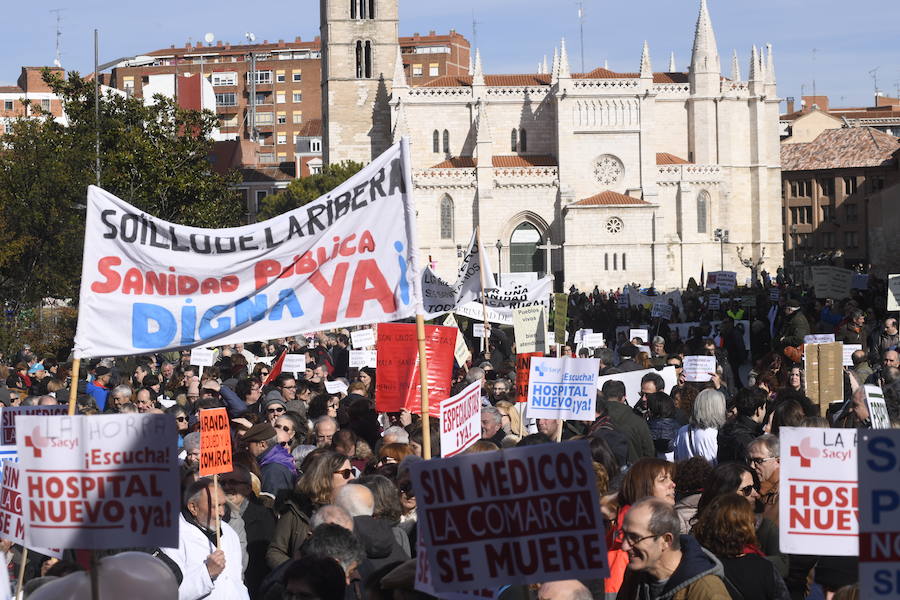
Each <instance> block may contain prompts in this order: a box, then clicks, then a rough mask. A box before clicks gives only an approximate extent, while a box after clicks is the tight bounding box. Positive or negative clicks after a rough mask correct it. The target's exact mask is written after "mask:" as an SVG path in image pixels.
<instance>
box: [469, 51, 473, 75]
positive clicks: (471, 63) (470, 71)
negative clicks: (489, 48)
mask: <svg viewBox="0 0 900 600" xmlns="http://www.w3.org/2000/svg"><path fill="white" fill-rule="evenodd" d="M474 72H475V63H474V61H473V58H472V53H471V52H469V70H468V73H469V75H471V74H472V73H474Z"/></svg>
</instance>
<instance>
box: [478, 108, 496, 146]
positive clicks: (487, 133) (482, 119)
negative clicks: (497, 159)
mask: <svg viewBox="0 0 900 600" xmlns="http://www.w3.org/2000/svg"><path fill="white" fill-rule="evenodd" d="M492 141H493V140H492V138H491V126H490V124H489V123H488V115H487V105H486V104H485V103H484V101H482V100H479V101H478V121H476V123H475V144H476V145H477V144H485V143H486V144H490V143H491V142H492Z"/></svg>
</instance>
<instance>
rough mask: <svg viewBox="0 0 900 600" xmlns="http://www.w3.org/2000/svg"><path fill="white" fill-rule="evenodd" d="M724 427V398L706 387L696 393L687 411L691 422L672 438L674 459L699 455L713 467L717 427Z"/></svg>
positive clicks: (717, 434) (719, 393)
mask: <svg viewBox="0 0 900 600" xmlns="http://www.w3.org/2000/svg"><path fill="white" fill-rule="evenodd" d="M724 424H725V395H724V394H723V393H722V392H720V391H719V390H716V389H713V388H707V389H705V390H703V391H701V392H700V393H699V394H697V398H696V399H694V407H693V410H692V412H691V422H690V423H688V424H687V425H685V426H684V427H682V428H681V429H679V430H678V434H677V435H676V436H675V460H676V461H677V462H678V461H682V460H687V459H689V458H692V457H694V456H700V457H702V458H705V459H706V460H707V461H709V463H710V464H711V465H715V464H716V454H717V453H718V451H719V428H720V427H722V425H724Z"/></svg>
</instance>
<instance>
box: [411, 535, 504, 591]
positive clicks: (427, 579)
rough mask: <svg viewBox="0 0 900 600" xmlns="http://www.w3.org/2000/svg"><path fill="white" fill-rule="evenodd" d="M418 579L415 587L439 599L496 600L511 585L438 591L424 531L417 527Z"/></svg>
mask: <svg viewBox="0 0 900 600" xmlns="http://www.w3.org/2000/svg"><path fill="white" fill-rule="evenodd" d="M416 534H417V535H416V580H415V584H414V585H413V587H415V588H416V589H417V590H419V591H420V592H423V593H425V594H428V595H429V596H434V597H436V598H438V599H439V600H495V599H496V598H499V597H500V594H501V593H502V592H503V591H504V590H506V589H507V588H508V587H509V586H501V587H500V588H497V589H496V590H489V589H481V590H469V591H467V592H436V591H434V587H433V586H432V585H431V569H430V568H429V566H428V548H426V547H425V542H424V541H423V539H424V538H423V536H422V532H421V531H419V529H418V527H417V528H416Z"/></svg>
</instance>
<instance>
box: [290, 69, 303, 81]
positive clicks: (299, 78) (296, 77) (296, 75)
mask: <svg viewBox="0 0 900 600" xmlns="http://www.w3.org/2000/svg"><path fill="white" fill-rule="evenodd" d="M291 81H293V82H294V83H299V82H301V81H303V73H301V72H300V71H294V72H293V73H292V74H291Z"/></svg>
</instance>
